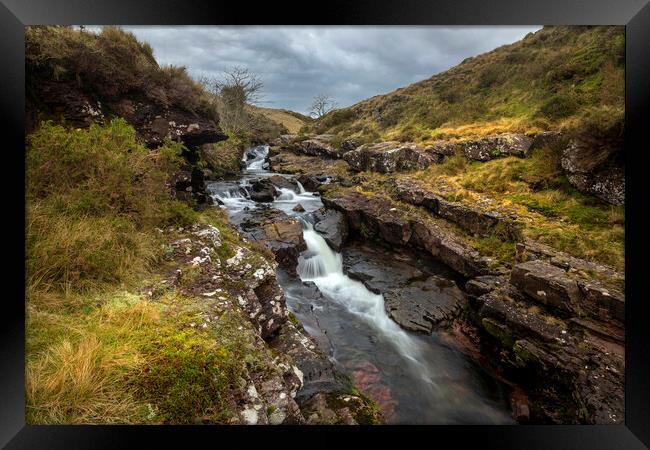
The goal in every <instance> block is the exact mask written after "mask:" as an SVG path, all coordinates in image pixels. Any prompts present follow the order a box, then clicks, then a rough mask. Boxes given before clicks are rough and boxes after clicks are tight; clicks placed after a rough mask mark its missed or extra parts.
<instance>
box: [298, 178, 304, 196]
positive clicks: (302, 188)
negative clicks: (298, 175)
mask: <svg viewBox="0 0 650 450" xmlns="http://www.w3.org/2000/svg"><path fill="white" fill-rule="evenodd" d="M296 183H297V184H298V193H299V194H304V193H305V192H306V191H305V188H304V187H303V185H302V183H301V182H300V181H298V180H296Z"/></svg>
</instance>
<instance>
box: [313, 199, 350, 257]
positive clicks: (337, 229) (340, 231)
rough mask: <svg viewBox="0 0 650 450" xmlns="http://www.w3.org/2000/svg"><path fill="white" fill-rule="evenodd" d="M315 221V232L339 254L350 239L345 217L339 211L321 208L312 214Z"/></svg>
mask: <svg viewBox="0 0 650 450" xmlns="http://www.w3.org/2000/svg"><path fill="white" fill-rule="evenodd" d="M312 217H313V219H314V230H316V231H317V232H318V233H319V234H320V235H321V236H323V239H325V242H327V245H329V246H330V247H332V248H333V249H334V250H336V251H337V252H340V251H341V246H342V245H343V244H344V243H345V241H346V239H347V238H348V225H347V222H346V220H345V217H344V216H343V214H342V213H340V212H339V211H334V210H331V209H327V208H321V209H319V210H317V211H314V213H313V214H312Z"/></svg>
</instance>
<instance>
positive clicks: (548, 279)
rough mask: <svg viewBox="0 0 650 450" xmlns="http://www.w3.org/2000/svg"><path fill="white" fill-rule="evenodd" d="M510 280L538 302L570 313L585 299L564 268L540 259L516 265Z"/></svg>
mask: <svg viewBox="0 0 650 450" xmlns="http://www.w3.org/2000/svg"><path fill="white" fill-rule="evenodd" d="M510 282H511V283H512V284H513V285H515V286H516V287H518V288H519V289H521V291H522V292H525V293H526V294H528V295H529V296H530V297H531V298H533V299H535V300H537V301H538V302H540V303H542V304H544V305H548V306H551V307H553V308H556V309H558V310H561V311H564V312H568V313H573V312H575V311H576V310H577V308H579V304H581V303H582V300H583V294H582V292H581V291H580V288H579V287H578V283H577V282H576V281H575V280H574V279H572V278H570V277H569V276H568V275H567V273H566V272H565V271H564V270H562V269H560V268H558V267H556V266H553V265H551V264H548V263H546V262H544V261H540V260H535V261H528V262H525V263H521V264H517V265H516V266H514V267H513V269H512V275H511V277H510Z"/></svg>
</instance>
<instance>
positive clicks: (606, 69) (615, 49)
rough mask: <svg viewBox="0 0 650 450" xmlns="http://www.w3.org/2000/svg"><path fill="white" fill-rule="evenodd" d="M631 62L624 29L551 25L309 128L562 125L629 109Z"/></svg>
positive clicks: (416, 131) (391, 135)
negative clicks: (627, 74)
mask: <svg viewBox="0 0 650 450" xmlns="http://www.w3.org/2000/svg"><path fill="white" fill-rule="evenodd" d="M624 61H625V34H624V29H623V27H585V26H559V27H555V26H552V27H544V28H543V29H542V30H540V31H538V32H536V33H530V34H529V35H527V36H526V37H525V38H524V39H522V40H521V41H518V42H516V43H514V44H510V45H505V46H502V47H499V48H497V49H495V50H493V51H491V52H488V53H485V54H482V55H479V56H476V57H472V58H468V59H466V60H464V61H463V62H462V63H461V64H459V65H458V66H456V67H453V68H452V69H449V70H447V71H445V72H442V73H439V74H437V75H434V76H432V77H431V78H429V79H427V80H423V81H420V82H417V83H414V84H412V85H410V86H407V87H404V88H401V89H397V90H396V91H394V92H391V93H389V94H385V95H379V96H376V97H372V98H370V99H367V100H364V101H362V102H360V103H357V104H356V105H353V106H351V107H349V108H344V109H338V110H335V111H333V112H331V113H329V114H327V115H325V116H324V117H323V118H322V119H320V120H318V121H316V122H314V124H313V125H311V126H310V127H309V128H310V130H312V131H316V132H318V133H324V132H327V133H337V134H340V135H343V136H360V137H362V138H366V139H368V138H370V139H371V140H379V139H382V140H387V139H397V140H402V141H416V142H427V141H432V140H436V139H456V138H463V137H470V136H481V135H485V134H492V133H500V132H524V133H526V132H537V131H542V130H549V129H558V128H561V127H563V126H568V125H570V124H572V123H573V122H576V121H580V120H581V118H582V116H583V115H585V114H588V113H589V111H590V110H594V109H595V110H598V109H602V108H609V109H613V110H615V111H622V110H623V106H624Z"/></svg>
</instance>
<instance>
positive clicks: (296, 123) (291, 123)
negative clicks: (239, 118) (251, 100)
mask: <svg viewBox="0 0 650 450" xmlns="http://www.w3.org/2000/svg"><path fill="white" fill-rule="evenodd" d="M249 107H250V109H251V110H252V111H255V112H258V113H260V114H262V115H264V116H265V117H266V118H268V119H270V120H272V121H274V122H276V123H279V124H280V125H284V126H285V127H286V128H287V130H289V133H290V134H298V132H299V131H300V129H301V128H302V127H303V126H304V125H305V122H304V121H302V120H300V119H299V118H297V117H296V116H293V115H291V114H288V113H286V112H284V111H282V110H280V109H274V108H263V107H261V106H249Z"/></svg>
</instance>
